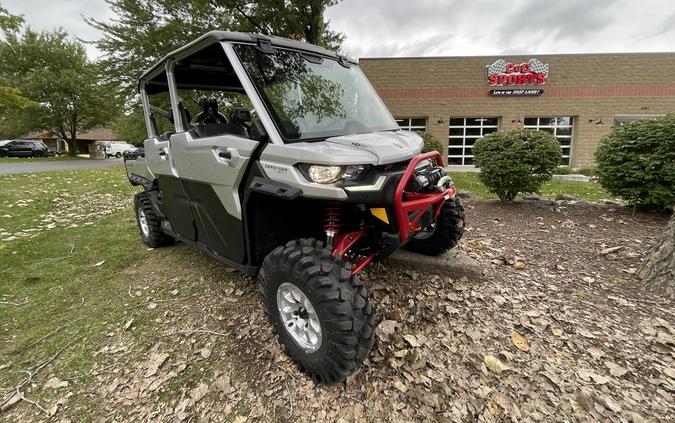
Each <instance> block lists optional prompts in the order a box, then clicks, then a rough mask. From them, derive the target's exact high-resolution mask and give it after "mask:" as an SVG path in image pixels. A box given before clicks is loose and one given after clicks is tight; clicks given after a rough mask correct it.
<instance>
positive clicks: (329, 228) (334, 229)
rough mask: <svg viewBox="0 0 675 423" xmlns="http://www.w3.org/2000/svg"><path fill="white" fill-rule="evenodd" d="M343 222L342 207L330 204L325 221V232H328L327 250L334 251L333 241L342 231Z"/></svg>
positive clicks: (337, 204)
mask: <svg viewBox="0 0 675 423" xmlns="http://www.w3.org/2000/svg"><path fill="white" fill-rule="evenodd" d="M341 220H342V206H340V204H339V203H329V204H328V205H327V206H326V213H325V216H324V220H323V222H324V223H323V230H324V232H326V248H328V249H329V250H331V251H332V250H333V240H334V239H335V235H336V234H337V233H338V231H339V230H340V221H341Z"/></svg>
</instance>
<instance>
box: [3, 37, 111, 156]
mask: <svg viewBox="0 0 675 423" xmlns="http://www.w3.org/2000/svg"><path fill="white" fill-rule="evenodd" d="M5 38H6V39H5V40H4V41H0V86H5V87H9V88H10V89H12V90H13V91H14V92H17V93H21V95H22V96H23V97H25V99H28V100H29V101H31V102H32V104H35V105H36V106H35V107H26V108H20V107H18V108H13V109H11V110H10V111H9V112H8V120H10V121H12V122H14V123H15V127H14V131H19V130H20V131H22V132H23V133H25V132H26V131H29V130H45V131H50V132H53V133H54V134H56V135H57V136H59V137H61V138H63V139H64V140H65V141H66V143H67V144H68V146H69V152H70V154H72V155H75V154H77V143H76V140H77V134H78V133H79V132H81V131H85V130H88V129H91V128H94V127H97V126H101V125H104V124H106V123H108V122H110V121H111V119H112V118H113V117H114V116H115V114H116V110H117V106H116V104H117V102H116V97H115V90H114V89H111V87H110V86H109V85H107V84H104V83H101V78H100V73H101V72H100V68H99V67H98V66H97V65H95V64H92V63H90V62H88V61H87V57H86V54H85V50H84V46H83V45H82V43H81V42H78V41H74V40H71V39H69V37H68V34H67V33H65V32H64V31H62V30H57V31H55V32H46V31H44V32H36V31H32V30H31V29H30V28H28V29H26V30H25V31H24V32H22V33H20V32H19V31H15V32H9V31H5Z"/></svg>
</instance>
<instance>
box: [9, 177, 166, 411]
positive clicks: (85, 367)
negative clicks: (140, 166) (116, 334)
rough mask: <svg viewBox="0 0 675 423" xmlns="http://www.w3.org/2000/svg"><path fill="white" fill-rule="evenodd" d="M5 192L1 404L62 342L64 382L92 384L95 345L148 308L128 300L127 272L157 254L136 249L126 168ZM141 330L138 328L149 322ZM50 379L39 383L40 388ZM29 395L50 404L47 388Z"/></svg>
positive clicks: (13, 185) (15, 182)
mask: <svg viewBox="0 0 675 423" xmlns="http://www.w3.org/2000/svg"><path fill="white" fill-rule="evenodd" d="M0 185H2V187H3V188H2V190H0V281H2V283H1V284H0V322H1V323H0V329H1V331H2V332H1V335H0V366H4V367H0V368H2V369H3V370H2V371H0V400H2V399H5V398H6V396H7V393H8V392H10V391H11V388H12V387H13V386H15V385H16V384H18V383H19V382H20V381H21V380H22V379H24V377H25V374H24V373H22V370H26V369H30V368H34V367H35V366H37V365H39V363H42V362H44V361H45V360H48V359H49V358H50V357H51V356H52V355H54V354H56V353H57V352H58V351H59V350H60V349H61V348H63V347H64V346H66V345H68V347H67V348H66V349H65V350H64V351H62V352H61V353H60V354H59V356H58V360H57V361H56V362H58V368H59V375H60V377H61V378H62V379H63V378H64V377H70V378H74V380H80V379H81V381H82V382H84V381H86V379H87V378H89V377H91V376H89V373H90V369H92V367H93V366H95V363H97V362H100V361H101V358H97V357H96V351H97V350H98V349H100V348H101V343H100V342H99V341H100V340H101V339H105V336H106V335H105V334H106V333H108V332H109V331H110V330H111V327H114V326H116V325H117V324H118V322H119V321H124V318H125V317H124V315H125V313H126V312H127V311H126V310H127V309H128V308H129V307H133V306H134V304H135V303H143V302H144V301H145V298H144V297H141V298H138V299H132V298H130V297H129V295H128V290H129V289H130V286H131V285H130V284H131V283H132V282H130V280H129V278H128V276H125V272H126V271H127V270H128V269H130V268H132V267H133V266H135V265H137V264H138V263H139V262H142V261H143V260H145V259H146V258H151V257H152V256H153V254H155V253H156V252H155V251H152V250H151V251H148V249H147V248H146V247H145V246H144V245H143V244H141V243H140V242H139V237H138V233H137V229H136V223H135V218H134V215H133V210H132V199H133V194H134V192H135V191H136V188H134V187H132V186H131V185H130V184H129V183H128V181H127V180H126V177H125V175H124V170H123V169H119V168H115V169H96V170H78V171H64V172H54V173H39V174H21V175H7V176H1V177H0ZM166 269H167V270H168V271H170V269H171V263H169V265H168V266H166ZM141 283H142V282H141ZM149 316H151V313H150V314H149V315H146V317H145V318H149ZM136 324H137V325H139V326H141V327H142V325H143V318H140V317H139V319H137V322H136ZM71 343H72V344H71ZM48 372H49V370H47V371H46V372H45V374H42V375H39V376H37V377H36V378H35V379H36V382H35V383H37V384H38V385H39V386H42V385H43V384H44V382H45V381H46V380H47V379H48V374H49V373H48ZM72 384H73V382H72V381H71V385H72ZM24 393H25V394H26V395H30V397H32V400H34V401H38V402H40V403H42V404H48V403H50V402H51V401H53V398H48V397H49V396H50V395H54V394H53V393H51V392H50V390H48V389H45V390H39V389H38V390H33V392H31V388H30V387H25V388H24ZM78 401H83V402H84V401H91V400H89V399H87V397H86V396H81V397H80V398H79V399H78ZM72 405H73V407H75V408H76V407H77V405H76V404H72ZM92 407H94V408H95V407H96V405H95V404H93V403H92V404H88V406H87V408H88V409H89V410H91V409H92Z"/></svg>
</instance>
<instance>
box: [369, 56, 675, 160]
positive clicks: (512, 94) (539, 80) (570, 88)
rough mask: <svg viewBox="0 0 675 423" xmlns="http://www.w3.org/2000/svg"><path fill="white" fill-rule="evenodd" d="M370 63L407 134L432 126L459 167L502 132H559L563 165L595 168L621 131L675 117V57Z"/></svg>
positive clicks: (433, 59)
mask: <svg viewBox="0 0 675 423" xmlns="http://www.w3.org/2000/svg"><path fill="white" fill-rule="evenodd" d="M360 64H361V67H362V68H363V70H364V72H365V73H366V75H367V76H368V78H369V79H370V81H371V83H372V84H373V86H374V87H375V89H376V90H377V92H378V93H379V95H380V96H381V97H382V99H383V100H384V102H385V103H386V104H387V107H389V110H391V112H392V114H393V115H394V116H395V117H396V119H397V120H398V121H399V125H400V126H401V127H402V128H404V129H412V130H420V131H421V130H427V131H429V132H431V133H432V134H434V135H435V136H436V137H438V139H439V140H441V142H442V143H444V145H445V146H446V147H448V162H449V164H450V165H472V154H471V153H472V151H471V146H472V145H473V143H474V142H475V140H476V139H477V138H478V137H480V136H482V135H486V134H488V133H490V132H494V131H496V130H498V129H513V128H522V127H526V128H527V127H529V128H534V129H539V130H544V131H548V132H551V133H553V134H554V135H555V136H556V138H557V139H558V141H560V143H561V148H562V153H563V163H562V164H564V165H570V166H573V167H586V166H592V165H593V163H594V153H595V150H596V148H597V145H598V142H599V140H600V138H601V137H602V136H603V135H605V134H606V133H607V132H609V130H610V129H611V128H612V126H613V125H617V124H620V123H622V122H627V121H631V120H637V119H645V118H650V117H654V116H660V115H664V114H673V113H675V72H674V70H675V53H639V54H564V55H527V56H499V57H493V56H490V57H485V56H483V57H411V58H364V59H361V60H360Z"/></svg>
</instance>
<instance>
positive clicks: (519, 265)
mask: <svg viewBox="0 0 675 423" xmlns="http://www.w3.org/2000/svg"><path fill="white" fill-rule="evenodd" d="M513 267H515V268H516V269H525V268H526V267H527V265H526V264H525V262H524V261H520V260H518V261H516V263H515V264H514V265H513Z"/></svg>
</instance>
